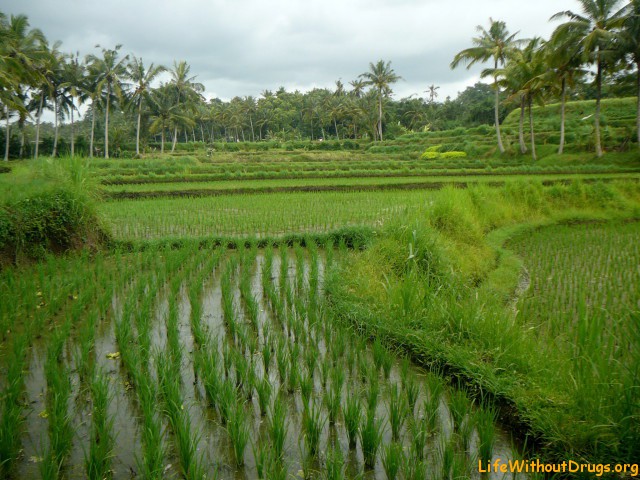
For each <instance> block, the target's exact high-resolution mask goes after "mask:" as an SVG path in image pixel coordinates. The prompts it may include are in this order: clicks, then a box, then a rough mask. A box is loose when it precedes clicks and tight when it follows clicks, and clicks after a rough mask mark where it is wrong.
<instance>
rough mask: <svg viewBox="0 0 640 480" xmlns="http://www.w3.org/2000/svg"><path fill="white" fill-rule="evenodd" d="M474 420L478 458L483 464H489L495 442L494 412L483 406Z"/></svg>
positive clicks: (492, 409) (490, 408)
mask: <svg viewBox="0 0 640 480" xmlns="http://www.w3.org/2000/svg"><path fill="white" fill-rule="evenodd" d="M476 420H477V421H476V429H477V431H478V458H479V459H480V460H481V461H483V462H490V461H491V459H492V458H493V447H494V445H495V442H496V410H495V409H494V408H492V407H487V406H485V407H483V408H481V409H479V410H478V412H477V414H476Z"/></svg>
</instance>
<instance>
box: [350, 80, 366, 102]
mask: <svg viewBox="0 0 640 480" xmlns="http://www.w3.org/2000/svg"><path fill="white" fill-rule="evenodd" d="M349 85H351V86H352V87H353V90H351V94H352V95H353V96H354V97H356V98H360V97H362V93H363V92H364V87H365V84H364V82H363V81H362V80H360V79H356V80H352V81H350V82H349Z"/></svg>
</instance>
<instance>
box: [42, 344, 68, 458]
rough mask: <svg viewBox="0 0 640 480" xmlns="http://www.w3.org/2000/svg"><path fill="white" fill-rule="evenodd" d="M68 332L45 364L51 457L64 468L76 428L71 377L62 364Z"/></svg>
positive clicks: (49, 353)
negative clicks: (64, 341)
mask: <svg viewBox="0 0 640 480" xmlns="http://www.w3.org/2000/svg"><path fill="white" fill-rule="evenodd" d="M65 337H66V335H65V334H64V333H62V334H60V335H59V336H58V338H57V339H54V341H53V344H52V348H51V349H50V351H49V352H48V356H47V362H46V364H45V375H46V379H47V414H48V420H49V452H48V453H49V456H50V461H51V462H52V463H53V464H55V465H61V464H62V462H63V461H64V459H65V457H66V456H67V454H68V453H69V451H70V450H71V445H72V441H73V426H72V422H71V416H70V413H69V408H68V406H69V398H70V396H71V381H70V374H69V370H68V368H67V367H65V366H64V364H60V363H59V361H58V360H59V359H60V357H61V350H60V349H61V348H62V345H63V340H64V338H65Z"/></svg>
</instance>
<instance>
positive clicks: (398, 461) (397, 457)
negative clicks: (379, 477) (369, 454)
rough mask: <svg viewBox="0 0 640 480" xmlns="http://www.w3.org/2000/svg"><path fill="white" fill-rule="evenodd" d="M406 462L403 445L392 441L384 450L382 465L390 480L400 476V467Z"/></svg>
mask: <svg viewBox="0 0 640 480" xmlns="http://www.w3.org/2000/svg"><path fill="white" fill-rule="evenodd" d="M404 462H405V458H404V452H403V451H402V445H401V444H399V443H396V442H392V443H390V444H388V445H385V447H384V448H383V450H382V466H383V467H384V472H385V473H386V474H387V478H388V479H389V480H395V479H396V478H397V477H398V473H399V472H400V468H401V467H402V465H403V463H404Z"/></svg>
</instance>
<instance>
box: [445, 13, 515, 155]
mask: <svg viewBox="0 0 640 480" xmlns="http://www.w3.org/2000/svg"><path fill="white" fill-rule="evenodd" d="M489 24H490V25H489V30H486V29H485V28H484V27H483V26H481V25H478V26H477V27H476V30H477V31H478V33H479V34H480V35H479V36H477V37H474V38H473V39H472V40H471V42H472V43H473V47H471V48H467V49H465V50H462V51H461V52H458V53H457V54H456V56H455V57H454V58H453V61H452V62H451V65H450V66H451V68H456V67H457V66H458V65H460V63H466V64H467V69H468V68H471V66H472V65H475V64H476V63H479V62H486V61H487V60H489V59H493V68H492V69H485V70H483V72H482V74H481V76H482V77H483V78H485V77H488V76H491V77H493V88H494V89H495V108H494V117H495V125H496V136H497V137H498V148H499V149H500V152H501V153H504V151H505V150H504V145H503V143H502V135H501V134H500V87H499V85H498V79H499V72H500V70H499V67H501V66H504V64H505V63H506V60H507V59H508V58H509V56H510V55H511V54H512V53H513V52H514V51H515V50H516V49H517V47H518V44H519V43H520V42H519V41H518V40H516V35H517V34H518V32H516V33H514V34H509V31H508V30H507V24H506V23H505V22H503V21H500V20H493V19H492V18H489Z"/></svg>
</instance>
